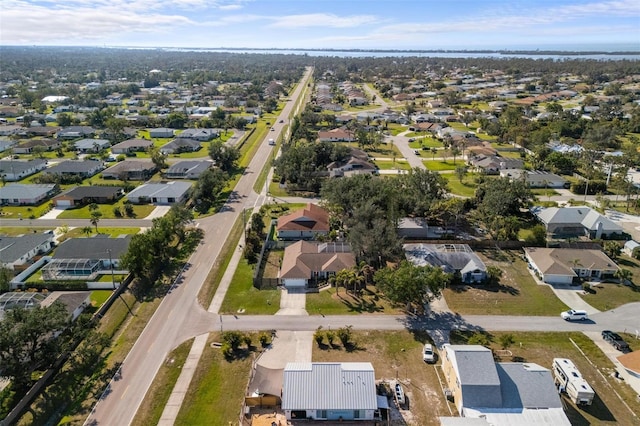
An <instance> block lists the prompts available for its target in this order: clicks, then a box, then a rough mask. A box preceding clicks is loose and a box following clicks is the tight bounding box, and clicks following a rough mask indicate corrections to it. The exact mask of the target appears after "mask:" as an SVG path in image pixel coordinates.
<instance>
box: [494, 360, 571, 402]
mask: <svg viewBox="0 0 640 426" xmlns="http://www.w3.org/2000/svg"><path fill="white" fill-rule="evenodd" d="M496 368H497V370H498V376H499V377H500V383H501V385H502V407H503V408H562V403H561V402H560V397H559V396H558V391H557V389H556V387H555V385H554V383H553V377H552V375H551V371H550V370H548V369H546V368H544V367H541V366H539V365H538V364H533V363H508V362H505V363H498V364H496Z"/></svg>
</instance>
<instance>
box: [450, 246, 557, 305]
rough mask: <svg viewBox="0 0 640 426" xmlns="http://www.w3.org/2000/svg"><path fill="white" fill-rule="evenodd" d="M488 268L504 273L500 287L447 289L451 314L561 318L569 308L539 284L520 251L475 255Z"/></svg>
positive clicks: (483, 251) (481, 252)
mask: <svg viewBox="0 0 640 426" xmlns="http://www.w3.org/2000/svg"><path fill="white" fill-rule="evenodd" d="M476 253H477V254H478V255H479V256H480V258H481V259H482V261H483V262H485V264H486V265H487V266H489V265H494V266H497V267H499V268H500V269H501V270H502V271H503V276H502V279H501V280H500V284H499V285H497V286H485V285H476V286H456V287H452V288H448V289H445V291H444V296H445V299H446V301H447V304H448V305H449V308H451V310H452V311H454V312H457V313H459V314H462V315H549V316H554V315H558V314H559V313H560V312H562V311H563V310H566V309H567V306H566V305H565V304H564V303H562V302H560V300H558V299H557V298H556V297H555V295H554V294H553V292H552V291H551V289H550V288H549V287H548V286H546V285H545V286H541V285H538V284H536V282H535V280H534V279H533V278H532V277H531V275H530V274H529V271H528V270H527V265H526V263H525V262H524V261H523V260H522V258H521V257H520V252H519V251H501V250H482V251H478V252H476Z"/></svg>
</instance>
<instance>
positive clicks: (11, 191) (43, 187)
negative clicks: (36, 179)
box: [0, 183, 56, 200]
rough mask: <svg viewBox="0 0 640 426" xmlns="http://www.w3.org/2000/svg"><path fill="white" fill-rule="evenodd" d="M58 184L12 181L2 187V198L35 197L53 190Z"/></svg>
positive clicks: (0, 191)
mask: <svg viewBox="0 0 640 426" xmlns="http://www.w3.org/2000/svg"><path fill="white" fill-rule="evenodd" d="M55 188H56V185H55V184H53V183H42V184H35V183H34V184H22V183H11V184H9V185H5V186H3V187H2V188H0V199H9V200H11V199H19V200H25V199H34V198H39V197H41V196H42V195H43V194H47V193H49V192H51V191H53V190H54V189H55Z"/></svg>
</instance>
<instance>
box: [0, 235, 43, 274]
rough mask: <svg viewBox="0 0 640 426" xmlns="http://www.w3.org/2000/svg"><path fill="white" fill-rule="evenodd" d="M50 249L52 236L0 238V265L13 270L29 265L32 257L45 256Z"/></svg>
mask: <svg viewBox="0 0 640 426" xmlns="http://www.w3.org/2000/svg"><path fill="white" fill-rule="evenodd" d="M52 248H53V234H24V235H21V236H18V237H7V236H0V265H2V266H3V267H5V268H9V269H11V270H15V269H17V268H19V267H20V266H22V265H25V264H27V263H30V262H31V261H32V260H33V258H34V257H36V256H39V255H43V254H47V253H48V252H49V251H51V249H52Z"/></svg>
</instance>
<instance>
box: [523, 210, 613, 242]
mask: <svg viewBox="0 0 640 426" xmlns="http://www.w3.org/2000/svg"><path fill="white" fill-rule="evenodd" d="M533 214H534V215H535V216H536V217H537V218H538V220H539V221H540V222H542V223H543V224H544V226H545V227H546V228H547V233H548V234H551V236H552V237H554V238H573V237H588V238H592V239H594V238H595V239H599V238H604V237H612V236H616V234H618V235H622V233H623V229H622V226H620V225H618V224H617V223H615V222H613V221H612V220H611V219H609V218H607V217H605V216H602V215H601V214H600V213H598V212H597V211H595V210H593V209H591V208H590V207H587V206H576V207H549V208H543V209H539V210H535V211H534V212H533Z"/></svg>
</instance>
